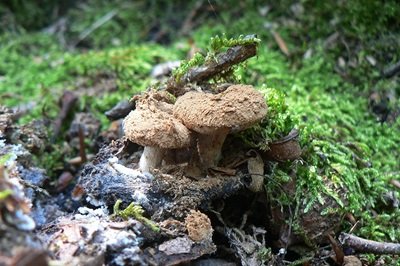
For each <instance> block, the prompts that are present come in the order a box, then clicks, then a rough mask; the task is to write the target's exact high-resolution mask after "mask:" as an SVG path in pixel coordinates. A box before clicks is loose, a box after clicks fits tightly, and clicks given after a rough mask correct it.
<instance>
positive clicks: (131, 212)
mask: <svg viewBox="0 0 400 266" xmlns="http://www.w3.org/2000/svg"><path fill="white" fill-rule="evenodd" d="M121 203H122V201H121V200H117V201H116V202H115V204H114V213H113V216H119V217H121V218H122V219H124V220H128V219H129V218H134V219H136V220H138V221H140V222H142V223H143V224H145V225H147V226H148V227H150V228H151V230H153V231H154V232H159V231H160V228H159V227H158V226H157V224H156V223H154V222H153V221H151V220H149V219H147V218H146V217H144V216H143V214H144V210H143V209H142V207H140V206H138V205H135V204H134V203H133V202H132V203H131V204H129V205H128V207H126V208H125V209H124V210H120V205H121Z"/></svg>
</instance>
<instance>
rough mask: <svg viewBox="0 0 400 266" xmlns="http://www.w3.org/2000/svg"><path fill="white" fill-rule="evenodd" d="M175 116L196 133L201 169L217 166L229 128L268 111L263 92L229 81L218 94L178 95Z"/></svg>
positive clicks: (242, 125) (247, 123) (248, 123)
mask: <svg viewBox="0 0 400 266" xmlns="http://www.w3.org/2000/svg"><path fill="white" fill-rule="evenodd" d="M173 114H174V116H175V117H176V118H178V119H179V120H181V121H182V123H183V124H184V125H185V126H186V127H187V128H189V129H191V130H193V131H195V132H197V133H198V136H197V150H198V155H199V160H200V165H201V167H202V170H207V169H209V168H212V167H214V166H217V164H218V161H219V159H220V155H221V148H222V145H223V143H224V141H225V138H226V136H227V135H228V134H229V133H230V132H237V131H240V130H244V129H246V128H248V127H251V126H252V125H254V124H255V123H257V122H259V121H260V120H261V119H262V118H264V117H265V116H266V114H267V105H266V103H265V100H264V97H263V95H262V94H261V93H260V92H258V91H257V90H255V89H254V88H253V86H250V85H232V86H230V87H229V88H228V89H226V90H225V91H223V92H221V93H218V94H211V93H203V92H195V91H191V92H188V93H186V94H184V95H183V96H181V97H179V98H178V99H177V101H176V103H175V105H174V112H173Z"/></svg>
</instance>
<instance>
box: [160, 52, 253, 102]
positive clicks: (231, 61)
mask: <svg viewBox="0 0 400 266" xmlns="http://www.w3.org/2000/svg"><path fill="white" fill-rule="evenodd" d="M256 54H257V45H256V44H250V45H243V46H234V47H231V48H229V49H228V50H227V51H226V52H225V53H221V54H219V55H218V56H217V59H216V60H215V61H214V60H213V61H212V62H209V63H207V64H206V65H203V66H199V67H196V68H192V69H190V70H189V71H188V72H187V73H186V74H185V75H184V76H183V77H182V78H181V79H180V80H179V81H176V80H175V77H173V76H172V77H171V78H170V79H169V81H168V83H167V91H168V92H170V93H172V94H174V95H176V96H179V95H181V94H183V93H184V92H183V91H182V89H183V87H184V86H185V84H187V83H191V82H201V81H206V80H209V79H211V78H212V77H215V76H216V75H218V74H220V73H223V72H224V71H227V70H229V69H230V68H231V67H232V66H234V65H236V64H238V63H241V62H243V61H245V60H247V59H248V58H250V57H253V56H255V55H256Z"/></svg>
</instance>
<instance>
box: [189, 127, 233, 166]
mask: <svg viewBox="0 0 400 266" xmlns="http://www.w3.org/2000/svg"><path fill="white" fill-rule="evenodd" d="M228 133H229V128H222V129H219V130H217V131H216V132H214V133H213V134H209V135H205V134H199V136H198V142H197V150H198V153H199V157H200V162H201V165H202V167H203V170H207V169H208V168H210V167H213V166H217V164H218V160H219V159H220V156H221V149H222V145H223V144H224V141H225V138H226V136H227V135H228Z"/></svg>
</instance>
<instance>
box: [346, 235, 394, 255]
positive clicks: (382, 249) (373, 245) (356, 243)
mask: <svg viewBox="0 0 400 266" xmlns="http://www.w3.org/2000/svg"><path fill="white" fill-rule="evenodd" d="M339 241H340V243H342V245H345V246H347V247H350V248H353V249H354V250H356V251H358V252H362V253H373V254H398V255H399V254H400V244H399V243H388V242H377V241H373V240H368V239H364V238H361V237H358V236H355V235H351V234H347V233H341V234H340V236H339Z"/></svg>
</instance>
